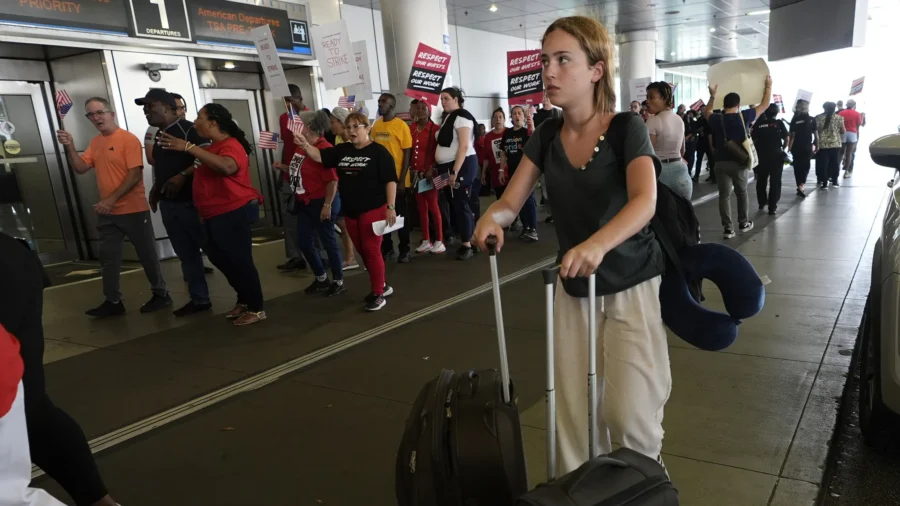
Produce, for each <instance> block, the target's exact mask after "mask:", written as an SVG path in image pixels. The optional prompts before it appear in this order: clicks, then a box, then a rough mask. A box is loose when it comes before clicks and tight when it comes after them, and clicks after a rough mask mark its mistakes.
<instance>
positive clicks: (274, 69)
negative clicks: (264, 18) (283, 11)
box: [250, 25, 291, 97]
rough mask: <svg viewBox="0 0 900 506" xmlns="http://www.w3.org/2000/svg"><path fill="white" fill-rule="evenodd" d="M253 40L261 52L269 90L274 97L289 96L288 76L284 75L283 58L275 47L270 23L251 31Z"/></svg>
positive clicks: (260, 55) (260, 59)
mask: <svg viewBox="0 0 900 506" xmlns="http://www.w3.org/2000/svg"><path fill="white" fill-rule="evenodd" d="M250 33H252V34H253V42H254V43H255V44H256V52H257V53H259V61H260V63H261V64H262V68H263V75H265V76H266V83H268V85H269V91H271V92H272V96H274V97H289V96H291V90H289V89H288V83H287V78H285V77H284V67H282V66H281V58H279V57H278V48H277V47H275V38H274V37H272V29H271V28H269V25H262V26H257V27H256V28H254V29H253V30H251V32H250Z"/></svg>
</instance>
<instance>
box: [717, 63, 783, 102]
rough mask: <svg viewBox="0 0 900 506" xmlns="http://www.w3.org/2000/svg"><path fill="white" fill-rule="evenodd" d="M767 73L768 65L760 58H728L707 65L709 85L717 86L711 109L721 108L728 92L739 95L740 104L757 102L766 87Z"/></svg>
mask: <svg viewBox="0 0 900 506" xmlns="http://www.w3.org/2000/svg"><path fill="white" fill-rule="evenodd" d="M768 75H769V66H768V65H766V61H765V60H763V59H762V58H753V59H750V60H729V61H725V62H722V63H717V64H715V65H713V66H711V67H709V70H708V71H707V73H706V78H707V80H709V85H710V86H716V85H718V86H719V88H718V89H717V90H716V101H715V103H714V104H713V109H723V108H724V106H723V105H722V103H723V101H724V100H725V95H727V94H729V93H737V94H738V95H740V97H741V104H740V105H757V104H759V101H760V99H762V97H763V91H765V89H766V76H768Z"/></svg>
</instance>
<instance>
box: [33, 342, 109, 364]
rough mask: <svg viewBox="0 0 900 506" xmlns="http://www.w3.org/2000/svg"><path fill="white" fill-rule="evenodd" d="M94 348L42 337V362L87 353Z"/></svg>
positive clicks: (47, 362)
mask: <svg viewBox="0 0 900 506" xmlns="http://www.w3.org/2000/svg"><path fill="white" fill-rule="evenodd" d="M96 349H97V348H94V347H93V346H84V345H81V344H76V343H69V342H66V341H57V340H55V339H44V364H49V363H51V362H56V361H57V360H63V359H66V358H69V357H74V356H77V355H81V354H82V353H88V352H90V351H94V350H96Z"/></svg>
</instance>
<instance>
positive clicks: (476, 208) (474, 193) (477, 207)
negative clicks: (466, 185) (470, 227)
mask: <svg viewBox="0 0 900 506" xmlns="http://www.w3.org/2000/svg"><path fill="white" fill-rule="evenodd" d="M476 176H477V174H476ZM469 206H471V208H472V214H473V215H474V216H475V221H478V218H481V179H479V178H478V177H476V178H475V181H473V182H472V190H471V191H470V192H469Z"/></svg>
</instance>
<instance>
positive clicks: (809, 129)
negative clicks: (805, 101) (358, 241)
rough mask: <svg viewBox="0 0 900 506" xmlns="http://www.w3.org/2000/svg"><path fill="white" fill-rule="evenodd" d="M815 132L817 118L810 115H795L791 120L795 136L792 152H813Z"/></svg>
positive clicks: (792, 131)
mask: <svg viewBox="0 0 900 506" xmlns="http://www.w3.org/2000/svg"><path fill="white" fill-rule="evenodd" d="M815 131H816V119H815V118H813V117H812V116H810V115H809V114H802V113H799V114H795V115H794V117H793V118H791V133H792V134H794V143H793V144H792V145H791V151H812V141H813V132H815Z"/></svg>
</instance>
